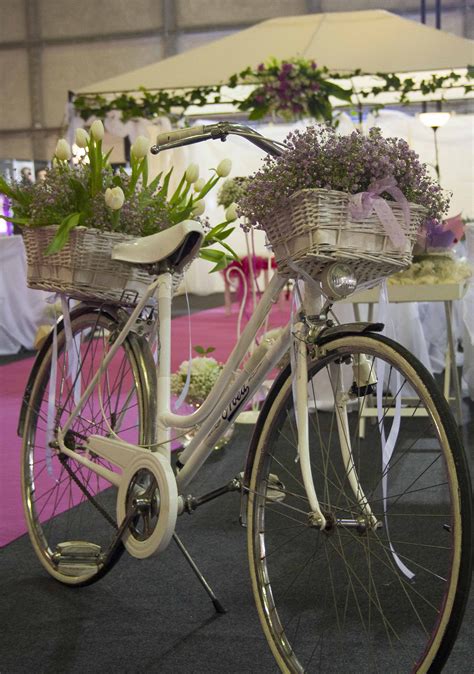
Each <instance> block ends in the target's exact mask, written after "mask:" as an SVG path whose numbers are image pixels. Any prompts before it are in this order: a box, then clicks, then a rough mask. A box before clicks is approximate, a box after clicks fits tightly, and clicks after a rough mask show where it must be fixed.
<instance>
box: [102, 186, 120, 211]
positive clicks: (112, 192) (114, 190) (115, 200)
mask: <svg viewBox="0 0 474 674" xmlns="http://www.w3.org/2000/svg"><path fill="white" fill-rule="evenodd" d="M104 198H105V203H106V204H107V206H108V207H109V208H111V209H112V210H113V211H118V210H119V208H122V206H123V202H124V201H125V194H124V193H123V190H122V188H121V187H108V188H107V189H106V190H105V195H104Z"/></svg>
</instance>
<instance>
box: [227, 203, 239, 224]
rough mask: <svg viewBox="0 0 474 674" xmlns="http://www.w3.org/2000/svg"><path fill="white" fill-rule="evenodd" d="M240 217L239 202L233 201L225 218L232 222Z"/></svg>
mask: <svg viewBox="0 0 474 674" xmlns="http://www.w3.org/2000/svg"><path fill="white" fill-rule="evenodd" d="M238 217H239V216H238V214H237V204H235V203H233V204H231V205H230V206H229V207H228V208H227V210H226V212H225V219H226V220H228V221H229V222H232V221H233V220H237V218H238Z"/></svg>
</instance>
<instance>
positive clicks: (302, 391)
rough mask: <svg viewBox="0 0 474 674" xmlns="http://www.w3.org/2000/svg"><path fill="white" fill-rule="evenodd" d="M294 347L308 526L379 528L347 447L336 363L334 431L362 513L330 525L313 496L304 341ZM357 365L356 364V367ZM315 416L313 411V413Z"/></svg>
mask: <svg viewBox="0 0 474 674" xmlns="http://www.w3.org/2000/svg"><path fill="white" fill-rule="evenodd" d="M295 328H296V333H295V334H296V335H298V334H299V335H303V334H304V332H305V329H306V330H307V328H305V326H304V325H303V324H302V323H299V324H297V325H296V326H295ZM295 341H296V348H295V352H296V353H295V361H296V362H295V383H294V390H293V395H294V396H295V415H296V424H297V430H298V457H299V461H300V466H301V475H302V479H303V484H304V488H305V491H306V495H307V498H308V502H309V507H310V523H311V524H312V525H313V526H315V527H318V528H319V529H321V530H324V529H325V528H326V527H329V526H331V525H332V524H335V525H336V526H346V527H358V528H360V527H361V525H362V526H363V523H364V522H365V523H366V525H368V526H369V527H370V528H372V529H375V528H378V527H379V526H380V523H379V522H378V520H377V518H376V517H375V516H374V514H373V513H372V509H371V507H370V504H369V502H368V500H367V498H366V496H365V493H364V490H363V488H362V485H361V483H360V480H359V477H358V474H357V471H356V467H355V464H354V458H353V453H352V446H351V437H350V432H349V419H348V409H347V406H348V403H349V401H350V398H349V395H348V393H347V392H346V391H345V390H344V383H343V381H342V376H341V373H340V372H339V373H338V372H337V369H338V368H340V367H342V366H341V365H338V364H331V365H330V366H329V370H330V372H329V376H330V380H331V382H332V389H333V395H334V404H335V413H336V422H337V432H338V437H339V447H340V451H341V455H342V460H343V464H344V468H345V478H346V480H347V481H348V483H349V486H350V489H351V490H352V492H353V494H354V497H355V500H356V503H357V506H358V508H359V509H360V512H361V514H362V519H361V518H356V519H348V518H345V519H338V518H335V519H334V522H328V518H327V515H328V514H329V513H326V514H325V513H324V512H323V510H322V508H321V504H320V502H319V499H318V495H317V493H316V487H315V482H314V479H313V474H312V467H311V459H310V441H309V410H308V385H309V383H310V382H309V381H308V362H307V354H308V349H307V341H306V339H304V338H297V339H296V340H295ZM358 366H359V365H357V367H358ZM315 413H316V414H317V409H316V410H315Z"/></svg>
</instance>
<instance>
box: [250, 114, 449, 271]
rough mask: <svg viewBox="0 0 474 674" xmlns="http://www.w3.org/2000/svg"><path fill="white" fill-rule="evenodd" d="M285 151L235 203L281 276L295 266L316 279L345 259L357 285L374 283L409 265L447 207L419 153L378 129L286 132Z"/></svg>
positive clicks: (317, 128) (266, 165)
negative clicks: (261, 236)
mask: <svg viewBox="0 0 474 674" xmlns="http://www.w3.org/2000/svg"><path fill="white" fill-rule="evenodd" d="M286 146H287V151H286V152H284V154H283V155H282V156H280V157H277V158H274V157H267V158H266V159H265V161H264V165H263V167H262V168H261V169H260V170H259V171H257V172H256V173H255V174H254V175H253V176H252V177H251V178H250V180H249V183H248V185H247V188H246V191H245V194H244V195H243V196H242V197H241V198H240V200H239V202H238V213H239V215H241V216H243V217H244V218H246V220H247V222H246V223H244V227H245V226H246V227H250V226H253V227H256V228H261V229H264V230H265V232H266V234H267V236H268V239H269V242H270V244H271V245H272V247H273V252H274V254H275V257H276V260H277V263H278V267H279V270H280V272H284V273H291V272H293V273H294V271H295V264H297V266H298V269H299V270H300V273H301V271H303V270H304V271H305V272H306V274H310V275H311V276H312V277H313V278H317V277H318V275H319V274H320V273H321V271H322V270H323V269H324V267H325V266H326V265H327V264H329V263H330V262H331V261H332V260H334V259H339V260H340V259H343V260H345V261H347V262H348V263H350V264H351V265H352V268H353V270H354V273H356V276H357V278H358V281H359V283H362V282H363V283H365V284H366V283H374V282H377V280H378V279H380V278H382V277H385V276H388V275H389V274H392V273H394V272H396V271H400V270H401V269H403V268H406V267H407V266H408V265H409V264H410V262H411V259H412V251H413V246H414V243H415V241H416V238H417V234H418V230H419V229H420V228H421V227H422V226H423V223H424V222H425V221H426V220H427V219H430V220H432V221H433V220H439V219H441V217H442V214H443V213H444V212H445V211H446V210H447V208H448V203H449V199H448V197H447V196H446V195H445V194H444V193H443V192H442V190H441V188H440V186H439V185H438V184H437V183H436V182H435V181H434V180H433V179H432V178H431V177H430V176H429V174H428V171H427V168H426V166H425V165H424V164H422V163H421V162H420V161H419V158H418V156H417V155H416V154H415V152H413V151H412V150H410V148H409V146H408V144H407V143H406V142H405V141H404V140H401V139H398V138H384V137H383V136H382V134H381V132H380V130H379V129H376V128H374V129H371V130H370V132H369V134H368V135H367V136H363V135H362V134H360V133H358V132H354V133H352V134H350V135H348V136H339V135H337V134H336V132H335V131H334V130H333V129H332V128H330V127H328V126H322V125H321V126H315V127H310V128H308V129H306V130H305V131H295V132H293V133H291V134H289V136H288V137H287V140H286Z"/></svg>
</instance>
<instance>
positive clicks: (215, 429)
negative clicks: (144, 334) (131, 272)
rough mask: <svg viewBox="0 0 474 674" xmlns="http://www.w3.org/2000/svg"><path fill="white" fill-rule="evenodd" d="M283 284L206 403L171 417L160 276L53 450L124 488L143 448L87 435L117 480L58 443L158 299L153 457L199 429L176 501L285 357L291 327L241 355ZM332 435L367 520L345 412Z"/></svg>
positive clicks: (298, 394)
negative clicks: (179, 434) (181, 433)
mask: <svg viewBox="0 0 474 674" xmlns="http://www.w3.org/2000/svg"><path fill="white" fill-rule="evenodd" d="M285 283H286V279H285V278H284V277H281V276H280V275H278V274H275V275H274V276H273V278H272V279H271V281H270V283H269V285H268V286H267V288H266V290H265V292H264V293H263V295H262V297H261V299H260V301H259V303H258V305H257V308H256V311H255V312H254V314H253V315H252V317H251V318H250V320H249V322H248V323H247V325H246V327H245V329H244V331H243V333H242V335H241V337H240V339H239V340H238V342H237V343H236V345H235V347H234V349H233V351H232V353H231V355H230V356H229V358H228V360H227V363H226V364H225V366H224V368H223V370H222V372H221V374H220V376H219V378H218V380H217V382H216V383H215V385H214V387H213V389H212V391H211V392H210V394H209V396H208V398H207V399H206V400H205V401H204V403H203V405H202V406H201V407H200V408H199V409H198V410H196V411H195V412H193V413H192V414H188V415H180V414H176V413H173V412H172V411H171V409H170V400H171V393H170V375H171V371H170V370H171V302H172V275H171V273H170V272H165V273H163V274H160V276H158V278H157V279H156V280H154V281H153V282H152V283H151V284H150V286H149V287H148V289H147V291H146V293H145V294H144V296H143V297H142V299H141V300H140V302H139V303H138V304H137V306H136V307H135V309H134V310H133V311H132V313H131V314H130V317H129V319H128V320H127V322H126V324H125V325H124V327H123V328H122V330H121V332H120V334H119V335H118V336H117V337H116V339H115V341H114V343H113V345H112V347H111V349H110V351H109V352H108V353H107V355H106V356H105V358H104V360H103V361H102V363H101V366H100V368H99V369H98V371H97V372H96V373H95V375H94V377H93V378H92V380H91V381H90V383H89V385H88V386H87V388H86V389H85V390H84V392H83V393H82V396H81V398H80V400H79V401H78V403H77V404H76V406H75V408H74V409H73V411H72V412H71V414H70V415H69V417H68V419H67V421H66V423H65V424H64V426H63V427H62V428H61V429H59V430H58V434H57V440H58V445H59V450H60V451H61V452H63V453H64V454H66V455H68V456H70V457H72V458H74V459H75V460H76V461H77V462H78V463H81V464H83V465H84V466H86V467H87V468H89V469H90V470H92V471H93V472H95V473H97V474H98V475H100V476H102V477H104V478H106V479H107V480H108V481H109V482H111V483H112V484H114V485H115V486H117V487H120V485H121V483H122V477H123V475H124V474H125V473H126V469H127V467H128V465H129V464H130V462H131V461H132V460H133V459H134V458H135V457H136V456H137V455H139V454H140V453H142V452H146V451H148V449H149V448H143V447H140V446H137V445H132V444H130V443H127V442H125V441H123V440H121V439H120V438H119V437H118V436H116V437H115V438H114V437H104V436H99V435H92V436H90V437H89V438H88V440H87V443H86V445H87V448H88V449H89V450H90V451H92V452H94V454H96V455H98V456H100V457H102V458H103V459H106V460H107V461H109V462H110V463H111V464H113V465H115V466H117V467H119V468H120V469H121V471H122V473H121V474H119V473H116V472H114V471H112V470H109V469H108V468H106V467H105V466H103V465H100V464H98V463H97V462H95V461H91V460H90V459H89V457H88V456H87V453H86V454H85V455H84V454H79V453H77V452H76V451H74V450H72V449H70V448H68V447H67V446H66V445H65V442H64V437H65V435H66V433H67V431H68V430H69V429H70V428H71V425H72V423H73V421H74V419H75V418H76V417H77V416H78V414H79V413H80V410H81V408H82V405H83V403H84V402H85V401H86V400H87V398H88V396H89V395H90V393H91V392H92V390H93V388H94V387H95V386H97V384H98V382H99V381H100V378H101V376H102V374H103V373H104V372H105V371H106V369H107V367H108V365H109V363H110V362H111V360H112V359H113V357H114V355H115V354H116V353H117V350H118V348H119V347H120V345H121V344H122V343H123V341H124V340H125V338H126V336H127V334H128V333H129V332H130V331H131V330H132V328H133V326H134V324H135V321H136V320H137V319H138V317H139V316H140V314H141V312H142V311H143V309H144V308H145V306H146V305H147V303H148V302H149V300H150V298H151V297H153V296H157V299H158V317H159V319H158V321H157V325H158V344H159V348H158V359H157V366H156V367H157V402H156V413H157V437H156V451H157V452H159V453H160V454H161V455H162V456H163V457H164V458H165V459H166V461H167V462H170V460H171V449H170V445H171V442H170V437H171V429H189V428H193V427H196V426H198V427H199V428H198V431H197V432H196V434H195V435H194V437H193V439H192V440H191V442H190V443H189V445H188V446H187V447H186V448H185V450H184V451H183V452H182V454H181V455H180V465H181V466H182V467H181V469H180V470H179V472H178V474H177V475H176V483H177V488H178V494H182V493H183V491H184V489H185V488H186V487H187V485H188V484H189V483H190V481H191V480H192V479H193V478H194V477H195V475H196V474H197V472H198V471H199V469H200V467H201V466H202V464H203V463H204V462H205V460H206V459H207V457H208V456H209V455H210V454H211V452H212V451H213V447H214V446H215V444H216V442H217V440H218V439H219V438H220V437H222V435H223V434H224V433H225V432H226V430H227V429H228V426H229V424H232V423H233V421H234V419H235V418H236V416H237V415H238V413H239V411H240V410H241V408H242V407H243V406H244V405H245V404H246V403H248V402H250V400H251V398H252V397H253V396H254V394H255V393H256V392H257V391H258V389H259V387H260V386H261V384H262V383H263V381H264V380H265V378H266V376H267V375H268V373H269V372H270V371H271V370H272V369H273V368H274V367H275V366H276V364H277V363H278V361H279V360H280V359H281V358H282V356H283V355H284V354H285V353H286V352H287V351H288V349H289V348H290V345H291V340H292V336H291V331H292V325H291V321H290V323H288V325H287V326H286V328H285V329H284V330H283V332H282V334H281V335H280V337H279V338H278V339H277V340H276V341H275V342H274V343H273V344H272V345H271V346H269V347H267V346H266V345H264V344H261V345H260V346H259V347H258V348H257V349H256V350H255V351H254V353H253V354H252V355H251V357H250V358H249V359H248V360H247V361H246V362H244V364H243V366H242V367H240V366H241V364H242V362H243V361H244V358H245V355H246V354H247V353H248V350H249V348H250V345H251V344H252V342H253V340H254V339H255V336H256V334H257V332H258V330H259V328H260V326H261V325H262V324H263V322H264V320H265V318H266V316H267V314H268V313H269V311H270V309H271V307H272V305H273V304H274V303H275V302H276V301H277V299H278V297H279V294H280V292H281V291H282V289H283V287H284V285H285ZM304 305H305V306H304V309H305V312H306V314H307V315H314V314H317V313H318V309H319V307H320V306H321V301H320V295H319V294H318V293H316V294H315V293H314V291H313V289H312V287H310V286H309V285H308V284H306V286H305V300H304ZM301 327H302V324H296V325H294V326H293V328H294V329H295V331H298V330H299V329H301ZM296 343H297V348H296V354H295V386H294V395H295V398H296V399H295V411H296V419H297V426H298V456H299V460H300V464H301V473H302V479H303V483H304V486H305V490H306V494H307V497H308V501H309V508H310V511H311V520H312V522H313V523H314V524H315V525H316V526H318V527H321V528H324V526H325V524H326V519H325V517H324V515H323V513H322V512H321V508H320V505H319V500H318V497H317V494H316V490H315V486H314V481H313V477H312V472H311V462H310V452H309V423H308V396H307V391H308V377H307V346H306V343H305V342H304V341H303V340H296ZM337 407H338V428H339V435H340V436H341V448H342V452H343V458H344V461H345V465H346V466H347V467H348V468H349V477H350V480H349V481H350V484H351V487H352V489H353V491H354V494H355V496H356V498H357V500H358V502H360V503H361V505H362V506H363V511H364V512H365V513H366V515H369V516H370V515H371V512H370V508H369V506H368V503H367V500H366V498H365V496H364V494H363V492H362V489H361V486H360V482H359V479H358V477H357V475H356V473H355V468H354V465H353V462H352V461H351V456H352V450H351V448H350V446H349V445H350V443H348V438H347V431H346V430H345V429H346V427H347V409H346V407H345V406H344V405H342V406H341V405H338V406H337ZM179 499H180V503H178V512H181V511H182V507H183V499H182V496H180V497H179Z"/></svg>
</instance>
